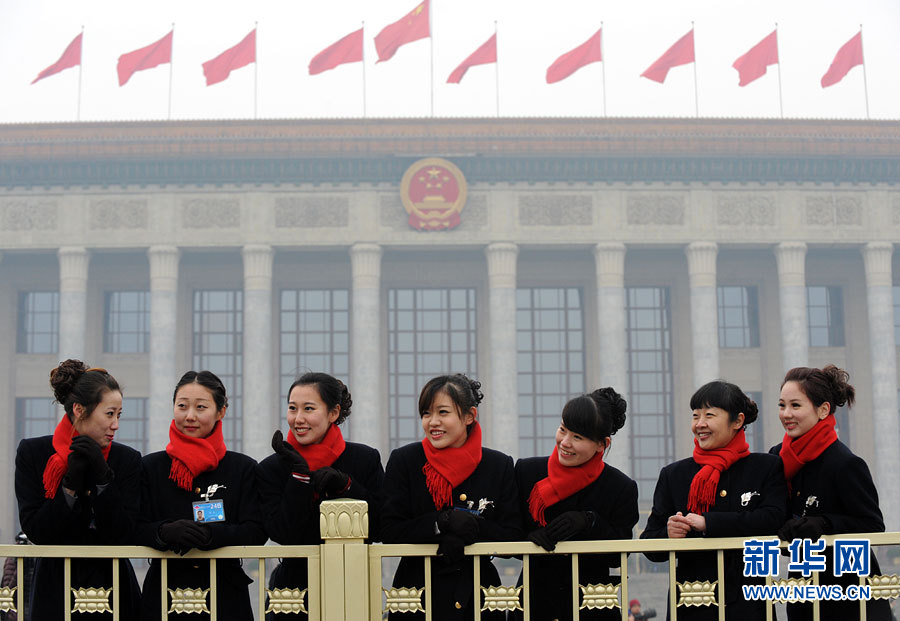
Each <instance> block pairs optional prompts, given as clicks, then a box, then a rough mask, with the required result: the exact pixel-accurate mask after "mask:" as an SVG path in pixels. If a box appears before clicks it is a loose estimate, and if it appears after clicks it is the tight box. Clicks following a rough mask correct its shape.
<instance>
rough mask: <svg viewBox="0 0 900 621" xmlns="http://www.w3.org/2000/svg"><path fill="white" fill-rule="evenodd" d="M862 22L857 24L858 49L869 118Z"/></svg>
mask: <svg viewBox="0 0 900 621" xmlns="http://www.w3.org/2000/svg"><path fill="white" fill-rule="evenodd" d="M862 26H863V25H862V24H860V25H859V51H860V53H861V54H862V66H863V92H864V93H865V95H866V118H867V119H869V118H871V117H870V116H869V83H868V80H866V54H865V50H864V49H863V40H862Z"/></svg>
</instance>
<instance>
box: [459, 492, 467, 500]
mask: <svg viewBox="0 0 900 621" xmlns="http://www.w3.org/2000/svg"><path fill="white" fill-rule="evenodd" d="M466 498H468V496H466V495H465V494H460V495H459V499H460V500H461V501H463V502H465V501H466Z"/></svg>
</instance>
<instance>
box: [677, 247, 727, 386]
mask: <svg viewBox="0 0 900 621" xmlns="http://www.w3.org/2000/svg"><path fill="white" fill-rule="evenodd" d="M718 250H719V248H718V246H717V245H716V243H715V242H703V241H698V242H692V243H690V244H688V246H687V248H685V254H686V255H687V262H688V278H689V281H690V287H691V351H692V353H693V358H694V388H699V387H700V386H702V385H703V384H705V383H707V382H711V381H712V380H714V379H717V378H718V377H719V309H718V296H717V295H716V256H717V254H718Z"/></svg>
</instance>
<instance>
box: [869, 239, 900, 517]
mask: <svg viewBox="0 0 900 621" xmlns="http://www.w3.org/2000/svg"><path fill="white" fill-rule="evenodd" d="M893 252H894V246H893V244H891V243H890V242H871V243H868V244H866V245H865V246H864V247H863V251H862V254H863V261H864V262H865V266H866V291H867V298H868V300H867V301H868V315H869V352H870V355H871V359H872V417H873V425H872V426H873V428H874V429H875V480H876V483H877V486H878V489H880V490H883V492H882V494H881V498H880V500H881V512H882V513H883V514H884V522H885V527H886V528H887V530H889V531H896V530H900V496H898V495H897V494H896V490H897V489H900V452H898V450H900V446H898V442H897V438H898V437H900V424H898V420H897V349H896V343H895V342H894V302H893V291H892V288H893V277H892V275H891V255H892V254H893Z"/></svg>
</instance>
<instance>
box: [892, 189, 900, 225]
mask: <svg viewBox="0 0 900 621" xmlns="http://www.w3.org/2000/svg"><path fill="white" fill-rule="evenodd" d="M891 207H892V208H893V218H892V220H893V223H894V224H900V196H895V197H894V201H893V204H892V205H891Z"/></svg>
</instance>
